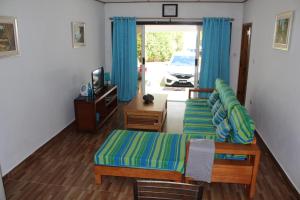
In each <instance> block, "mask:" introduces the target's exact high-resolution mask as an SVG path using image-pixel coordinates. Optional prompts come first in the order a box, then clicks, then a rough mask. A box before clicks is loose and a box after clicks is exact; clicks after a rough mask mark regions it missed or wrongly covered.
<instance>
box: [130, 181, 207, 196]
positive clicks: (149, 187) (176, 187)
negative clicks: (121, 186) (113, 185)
mask: <svg viewBox="0 0 300 200" xmlns="http://www.w3.org/2000/svg"><path fill="white" fill-rule="evenodd" d="M202 193H203V188H202V186H200V185H192V184H186V183H175V182H167V181H150V180H137V181H136V182H135V183H134V199H135V200H155V199H163V200H171V199H172V200H200V199H202Z"/></svg>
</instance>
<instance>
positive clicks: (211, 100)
mask: <svg viewBox="0 0 300 200" xmlns="http://www.w3.org/2000/svg"><path fill="white" fill-rule="evenodd" d="M218 99H219V93H218V92H217V90H214V91H213V93H211V95H210V96H209V98H208V100H207V103H208V105H209V107H210V108H212V107H213V105H214V104H215V103H216V101H217V100H218Z"/></svg>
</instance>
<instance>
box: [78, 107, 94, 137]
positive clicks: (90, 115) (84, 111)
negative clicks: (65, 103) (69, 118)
mask: <svg viewBox="0 0 300 200" xmlns="http://www.w3.org/2000/svg"><path fill="white" fill-rule="evenodd" d="M75 118H76V125H77V128H78V130H87V131H93V130H96V115H95V104H94V103H87V102H75Z"/></svg>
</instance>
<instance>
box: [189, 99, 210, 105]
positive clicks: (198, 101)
mask: <svg viewBox="0 0 300 200" xmlns="http://www.w3.org/2000/svg"><path fill="white" fill-rule="evenodd" d="M185 104H186V106H208V102H207V99H188V100H187V101H186V102H185Z"/></svg>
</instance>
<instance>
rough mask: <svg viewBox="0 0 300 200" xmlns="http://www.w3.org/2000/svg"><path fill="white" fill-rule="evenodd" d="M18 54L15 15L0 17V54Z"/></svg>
mask: <svg viewBox="0 0 300 200" xmlns="http://www.w3.org/2000/svg"><path fill="white" fill-rule="evenodd" d="M18 54H19V46H18V27H17V19H16V18H15V17H0V56H13V55H18Z"/></svg>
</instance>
